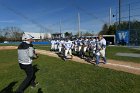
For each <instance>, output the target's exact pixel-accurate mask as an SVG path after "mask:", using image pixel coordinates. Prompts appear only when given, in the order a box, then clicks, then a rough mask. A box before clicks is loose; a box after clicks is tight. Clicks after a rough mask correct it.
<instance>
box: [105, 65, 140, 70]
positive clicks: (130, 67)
mask: <svg viewBox="0 0 140 93" xmlns="http://www.w3.org/2000/svg"><path fill="white" fill-rule="evenodd" d="M107 64H108V65H113V66H120V67H125V68H129V69H135V70H140V68H137V67H132V66H127V65H120V64H112V63H107Z"/></svg>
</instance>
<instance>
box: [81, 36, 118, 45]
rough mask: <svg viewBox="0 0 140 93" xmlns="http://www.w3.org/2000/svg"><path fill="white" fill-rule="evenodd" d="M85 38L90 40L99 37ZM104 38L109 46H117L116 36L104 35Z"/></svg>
mask: <svg viewBox="0 0 140 93" xmlns="http://www.w3.org/2000/svg"><path fill="white" fill-rule="evenodd" d="M84 37H87V38H90V37H98V36H84ZM103 37H104V38H105V40H106V42H107V45H115V44H116V38H115V35H103Z"/></svg>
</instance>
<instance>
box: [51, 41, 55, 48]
mask: <svg viewBox="0 0 140 93" xmlns="http://www.w3.org/2000/svg"><path fill="white" fill-rule="evenodd" d="M54 45H55V41H54V40H51V51H54V48H55V46H54Z"/></svg>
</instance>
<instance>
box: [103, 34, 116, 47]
mask: <svg viewBox="0 0 140 93" xmlns="http://www.w3.org/2000/svg"><path fill="white" fill-rule="evenodd" d="M103 37H104V38H105V39H106V42H107V44H108V45H115V41H116V40H115V39H116V38H115V35H103Z"/></svg>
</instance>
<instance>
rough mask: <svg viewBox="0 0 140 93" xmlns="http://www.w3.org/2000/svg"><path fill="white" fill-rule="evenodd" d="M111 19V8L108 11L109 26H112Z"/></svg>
mask: <svg viewBox="0 0 140 93" xmlns="http://www.w3.org/2000/svg"><path fill="white" fill-rule="evenodd" d="M111 17H112V10H111V8H110V9H109V26H110V25H111V24H112V23H111V21H112V20H111Z"/></svg>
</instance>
